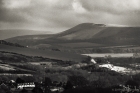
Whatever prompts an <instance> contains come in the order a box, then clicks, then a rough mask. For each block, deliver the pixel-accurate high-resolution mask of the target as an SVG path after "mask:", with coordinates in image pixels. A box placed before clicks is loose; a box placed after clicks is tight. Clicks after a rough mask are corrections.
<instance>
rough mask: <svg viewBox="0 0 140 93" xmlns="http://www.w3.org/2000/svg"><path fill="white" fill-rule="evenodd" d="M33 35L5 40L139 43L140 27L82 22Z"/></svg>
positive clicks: (63, 42)
mask: <svg viewBox="0 0 140 93" xmlns="http://www.w3.org/2000/svg"><path fill="white" fill-rule="evenodd" d="M23 37H26V38H23ZM34 37H37V36H22V37H15V38H10V39H7V41H10V42H14V43H19V44H21V45H27V44H30V45H39V44H61V45H63V44H65V43H80V44H81V42H86V43H93V44H95V45H116V46H121V45H140V42H139V40H140V27H125V26H124V27H122V26H120V27H119V26H116V27H115V26H107V25H104V24H93V23H83V24H79V25H77V26H75V27H73V28H71V29H68V30H66V31H64V32H61V33H58V34H54V35H49V36H48V35H40V36H38V38H37V39H36V38H34ZM29 38H31V39H29ZM23 41H24V42H23ZM83 44H85V43H83ZM77 46H78V45H77Z"/></svg>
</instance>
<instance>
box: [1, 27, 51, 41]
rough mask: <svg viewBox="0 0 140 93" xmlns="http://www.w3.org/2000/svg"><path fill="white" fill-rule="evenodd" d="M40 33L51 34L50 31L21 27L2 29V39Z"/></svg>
mask: <svg viewBox="0 0 140 93" xmlns="http://www.w3.org/2000/svg"><path fill="white" fill-rule="evenodd" d="M38 34H51V32H49V31H34V30H21V29H13V30H10V29H8V30H0V40H4V39H8V38H12V37H16V36H23V35H38Z"/></svg>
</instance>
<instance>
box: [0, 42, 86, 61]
mask: <svg viewBox="0 0 140 93" xmlns="http://www.w3.org/2000/svg"><path fill="white" fill-rule="evenodd" d="M0 51H5V52H12V53H17V54H22V55H26V56H38V57H44V58H51V59H58V60H63V61H75V62H81V61H83V60H84V59H85V58H87V57H86V56H83V55H80V54H74V53H66V52H60V51H51V50H50V51H48V50H39V49H31V48H20V47H14V46H8V45H2V44H0Z"/></svg>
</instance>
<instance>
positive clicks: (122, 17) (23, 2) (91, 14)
mask: <svg viewBox="0 0 140 93" xmlns="http://www.w3.org/2000/svg"><path fill="white" fill-rule="evenodd" d="M86 22H90V23H103V24H118V25H130V26H139V25H140V0H0V29H32V30H44V31H55V32H58V31H63V30H66V29H68V28H71V27H73V26H75V25H78V24H80V23H86Z"/></svg>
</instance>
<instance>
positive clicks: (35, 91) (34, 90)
mask: <svg viewBox="0 0 140 93" xmlns="http://www.w3.org/2000/svg"><path fill="white" fill-rule="evenodd" d="M32 92H33V93H43V90H42V89H41V88H40V87H35V88H34V89H33V90H32Z"/></svg>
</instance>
